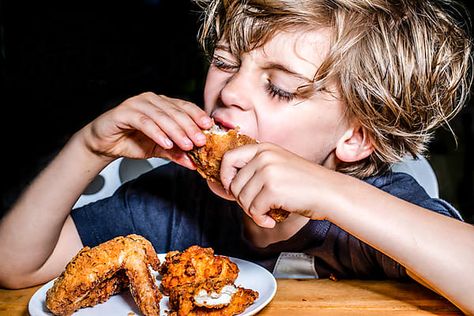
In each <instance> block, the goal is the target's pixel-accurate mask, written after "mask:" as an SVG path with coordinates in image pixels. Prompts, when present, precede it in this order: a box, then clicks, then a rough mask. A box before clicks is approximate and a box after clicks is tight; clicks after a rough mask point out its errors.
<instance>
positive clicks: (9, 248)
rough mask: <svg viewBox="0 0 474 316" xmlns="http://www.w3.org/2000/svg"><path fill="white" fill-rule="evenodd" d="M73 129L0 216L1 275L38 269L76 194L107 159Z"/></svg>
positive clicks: (57, 233) (47, 255) (53, 243)
mask: <svg viewBox="0 0 474 316" xmlns="http://www.w3.org/2000/svg"><path fill="white" fill-rule="evenodd" d="M78 135H80V134H76V135H75V136H74V137H73V138H72V139H71V140H70V141H69V143H68V144H67V145H66V146H65V147H64V149H63V150H62V151H61V152H60V153H59V154H58V156H57V157H56V158H55V159H54V160H53V161H52V162H51V163H50V164H49V165H48V166H47V167H46V168H45V169H44V170H43V171H42V172H41V173H40V174H39V175H38V177H37V178H36V179H35V180H34V181H33V182H32V183H31V184H30V185H29V187H28V188H27V189H26V190H25V192H24V193H23V194H22V196H21V197H20V198H19V199H18V201H17V202H16V204H15V205H14V206H13V207H12V209H11V210H10V211H9V212H8V213H7V214H6V215H5V216H4V217H3V219H2V220H1V222H0V258H2V260H1V261H0V271H1V272H0V278H1V279H3V278H4V276H5V275H6V276H8V275H10V274H12V273H13V274H21V273H29V272H32V271H35V270H37V269H39V268H40V267H41V266H42V265H43V264H44V263H45V262H46V261H47V260H48V258H49V257H50V256H51V254H52V252H53V250H54V248H55V247H56V244H57V242H58V239H59V235H60V233H61V229H62V228H63V226H64V223H65V221H66V218H67V216H68V215H69V213H70V210H71V208H72V206H73V205H74V203H75V201H76V200H77V198H78V197H79V196H80V195H81V193H82V192H83V190H84V189H85V187H86V186H87V185H88V183H89V182H90V181H91V180H92V179H93V178H94V177H95V176H96V175H97V173H98V172H99V171H100V170H101V169H102V168H103V167H104V166H106V165H107V163H108V161H107V160H106V159H103V158H100V157H98V156H97V155H94V154H92V153H91V152H90V151H88V150H87V149H86V148H85V146H84V145H83V144H82V140H81V137H80V136H78Z"/></svg>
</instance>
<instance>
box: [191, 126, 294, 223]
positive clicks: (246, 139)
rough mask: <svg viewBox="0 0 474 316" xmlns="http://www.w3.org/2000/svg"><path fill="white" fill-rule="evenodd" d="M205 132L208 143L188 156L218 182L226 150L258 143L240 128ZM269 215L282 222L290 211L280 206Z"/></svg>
mask: <svg viewBox="0 0 474 316" xmlns="http://www.w3.org/2000/svg"><path fill="white" fill-rule="evenodd" d="M204 134H205V135H206V144H205V145H204V146H201V147H195V148H193V149H192V150H190V151H189V152H188V156H189V157H190V158H191V160H192V161H193V162H194V163H195V164H196V167H197V171H198V172H199V174H200V175H201V176H202V177H203V178H205V179H207V180H209V181H212V182H217V183H221V181H220V169H221V161H222V157H223V156H224V154H225V153H226V151H228V150H231V149H234V148H237V147H240V146H243V145H247V144H256V143H257V141H256V140H255V139H253V138H252V137H250V136H247V135H245V134H241V133H239V132H238V129H230V130H228V131H223V130H222V129H220V127H219V126H218V125H214V126H213V127H212V128H211V129H209V130H206V131H204ZM268 215H269V216H270V217H271V218H273V219H274V220H275V221H276V222H277V223H280V222H282V221H284V220H285V219H286V218H287V217H288V215H289V212H288V211H286V210H283V209H281V208H278V209H271V210H270V211H269V212H268Z"/></svg>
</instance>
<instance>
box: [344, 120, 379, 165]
mask: <svg viewBox="0 0 474 316" xmlns="http://www.w3.org/2000/svg"><path fill="white" fill-rule="evenodd" d="M373 151H374V145H373V143H372V139H371V138H370V136H369V135H368V132H367V131H366V130H365V129H364V128H363V127H361V126H352V127H351V128H349V129H348V130H347V131H346V132H345V133H344V134H343V135H342V137H341V138H340V139H339V141H338V143H337V146H336V157H337V158H338V159H339V160H341V161H343V162H356V161H360V160H362V159H364V158H367V157H368V156H369V155H370V154H371V153H372V152H373Z"/></svg>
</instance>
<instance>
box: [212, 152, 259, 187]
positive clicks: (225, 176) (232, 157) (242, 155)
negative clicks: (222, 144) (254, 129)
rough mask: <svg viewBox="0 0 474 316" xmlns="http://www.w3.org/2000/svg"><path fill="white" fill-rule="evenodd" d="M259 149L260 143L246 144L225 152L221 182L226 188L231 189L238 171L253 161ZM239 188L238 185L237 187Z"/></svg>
mask: <svg viewBox="0 0 474 316" xmlns="http://www.w3.org/2000/svg"><path fill="white" fill-rule="evenodd" d="M257 151H258V145H257V144H255V145H244V146H242V147H239V148H236V149H233V150H229V151H228V152H226V153H225V154H224V156H223V157H222V161H221V170H220V176H221V182H222V186H223V187H224V189H225V190H227V191H230V184H231V182H232V181H233V179H234V177H235V176H236V174H237V172H238V171H239V170H240V169H241V168H243V167H244V166H246V165H247V164H248V163H249V161H251V160H252V159H253V158H254V157H255V155H256V153H257ZM235 189H237V187H236V188H235Z"/></svg>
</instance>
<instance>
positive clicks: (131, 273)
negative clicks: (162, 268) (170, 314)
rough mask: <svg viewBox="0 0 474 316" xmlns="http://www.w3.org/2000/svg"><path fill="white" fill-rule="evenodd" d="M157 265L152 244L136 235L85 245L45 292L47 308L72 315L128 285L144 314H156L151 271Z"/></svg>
mask: <svg viewBox="0 0 474 316" xmlns="http://www.w3.org/2000/svg"><path fill="white" fill-rule="evenodd" d="M159 265H160V261H159V259H158V256H157V255H156V252H155V250H154V248H153V246H152V244H151V243H150V242H149V241H148V240H146V239H145V238H143V237H142V236H139V235H134V234H132V235H128V236H125V237H123V236H119V237H116V238H114V239H111V240H109V241H106V242H104V243H102V244H100V245H97V246H95V247H93V248H89V247H84V248H83V249H82V250H81V251H79V252H78V253H77V255H76V256H75V257H74V258H73V259H72V260H71V261H70V262H69V263H68V264H67V266H66V268H65V270H64V271H63V273H61V275H60V276H59V277H58V278H57V279H56V280H55V281H54V283H53V286H52V287H51V288H50V289H49V290H48V291H47V293H46V307H47V308H48V309H49V310H50V311H51V312H52V313H53V314H55V315H71V314H72V313H73V312H75V311H76V310H78V309H80V308H83V307H88V306H94V305H96V304H99V303H103V302H105V301H107V300H108V299H109V298H110V297H111V296H112V295H114V294H116V293H118V292H120V291H121V290H123V289H124V288H126V287H129V288H130V291H131V294H132V297H133V299H134V300H135V302H136V304H137V306H138V307H139V309H140V311H141V312H142V313H143V314H144V315H146V316H148V315H159V314H160V300H161V298H162V295H161V293H160V291H159V289H158V286H157V285H156V283H155V277H154V276H153V275H152V273H151V271H150V268H152V269H154V270H158V268H159Z"/></svg>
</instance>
